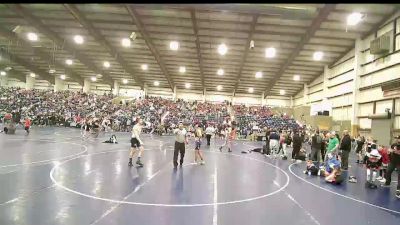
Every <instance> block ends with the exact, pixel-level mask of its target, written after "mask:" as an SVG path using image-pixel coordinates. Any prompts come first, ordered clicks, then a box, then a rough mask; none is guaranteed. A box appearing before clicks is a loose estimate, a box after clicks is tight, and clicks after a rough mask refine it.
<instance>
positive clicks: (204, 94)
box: [203, 88, 207, 103]
mask: <svg viewBox="0 0 400 225" xmlns="http://www.w3.org/2000/svg"><path fill="white" fill-rule="evenodd" d="M206 93H207V89H206V88H204V90H203V103H204V102H206Z"/></svg>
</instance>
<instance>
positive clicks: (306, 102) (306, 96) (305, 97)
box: [303, 83, 308, 105]
mask: <svg viewBox="0 0 400 225" xmlns="http://www.w3.org/2000/svg"><path fill="white" fill-rule="evenodd" d="M303 94H304V97H303V105H307V104H308V85H307V84H306V83H304V93H303Z"/></svg>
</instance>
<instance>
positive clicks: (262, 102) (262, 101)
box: [261, 91, 265, 106]
mask: <svg viewBox="0 0 400 225" xmlns="http://www.w3.org/2000/svg"><path fill="white" fill-rule="evenodd" d="M264 96H265V91H263V92H262V93H261V106H264V105H265V99H264Z"/></svg>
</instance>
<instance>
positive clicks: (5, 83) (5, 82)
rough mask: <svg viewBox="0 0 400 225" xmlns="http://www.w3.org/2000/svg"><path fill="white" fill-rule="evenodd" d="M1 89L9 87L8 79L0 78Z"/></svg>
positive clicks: (5, 77)
mask: <svg viewBox="0 0 400 225" xmlns="http://www.w3.org/2000/svg"><path fill="white" fill-rule="evenodd" d="M0 87H8V77H7V76H0Z"/></svg>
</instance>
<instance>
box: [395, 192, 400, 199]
mask: <svg viewBox="0 0 400 225" xmlns="http://www.w3.org/2000/svg"><path fill="white" fill-rule="evenodd" d="M396 198H400V190H397V191H396Z"/></svg>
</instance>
